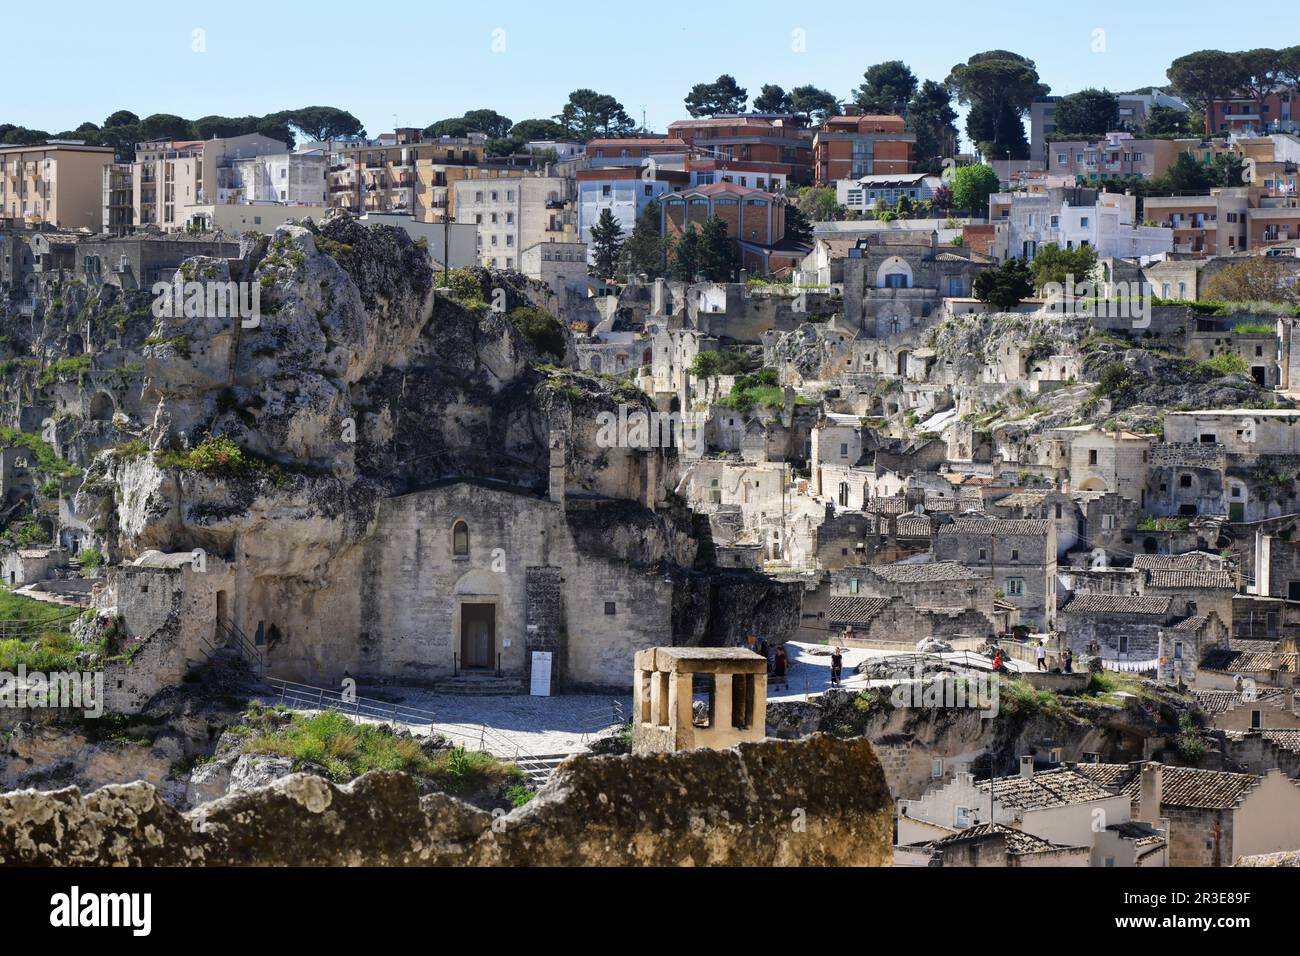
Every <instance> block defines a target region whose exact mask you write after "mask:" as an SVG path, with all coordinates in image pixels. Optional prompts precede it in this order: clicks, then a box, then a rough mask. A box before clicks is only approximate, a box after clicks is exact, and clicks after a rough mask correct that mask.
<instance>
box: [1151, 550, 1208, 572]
mask: <svg viewBox="0 0 1300 956" xmlns="http://www.w3.org/2000/svg"><path fill="white" fill-rule="evenodd" d="M1208 558H1209V555H1207V554H1206V553H1205V552H1204V551H1192V552H1190V553H1188V554H1139V555H1137V556H1136V557H1135V558H1134V559H1133V567H1135V568H1137V569H1138V570H1139V571H1156V570H1159V571H1197V570H1200V569H1201V568H1204V567H1205V562H1206V560H1207V559H1208Z"/></svg>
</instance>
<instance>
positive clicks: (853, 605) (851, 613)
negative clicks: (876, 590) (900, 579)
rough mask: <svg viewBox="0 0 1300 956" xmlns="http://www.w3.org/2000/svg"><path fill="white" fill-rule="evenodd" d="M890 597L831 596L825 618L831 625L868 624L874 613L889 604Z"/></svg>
mask: <svg viewBox="0 0 1300 956" xmlns="http://www.w3.org/2000/svg"><path fill="white" fill-rule="evenodd" d="M890 600H891V598H873V597H858V596H856V595H840V596H837V597H832V598H831V606H830V609H829V611H828V613H827V619H828V621H829V622H830V624H832V625H837V624H864V625H865V624H870V623H871V621H872V620H874V619H875V617H876V615H877V614H879V613H880V612H881V611H883V610H884V609H885V608H886V607H888V606H889V602H890Z"/></svg>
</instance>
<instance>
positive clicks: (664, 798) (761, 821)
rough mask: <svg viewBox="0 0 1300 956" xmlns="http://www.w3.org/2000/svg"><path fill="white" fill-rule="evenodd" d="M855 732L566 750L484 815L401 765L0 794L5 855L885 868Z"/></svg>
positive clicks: (148, 862)
mask: <svg viewBox="0 0 1300 956" xmlns="http://www.w3.org/2000/svg"><path fill="white" fill-rule="evenodd" d="M892 812H893V804H892V801H891V799H890V797H889V789H888V786H887V785H886V783H885V777H884V773H883V772H882V771H881V768H880V763H879V761H878V760H877V759H876V755H875V752H874V751H873V750H872V748H871V744H870V742H869V741H867V740H866V739H865V738H857V739H853V740H837V739H835V738H832V737H826V736H822V735H818V736H815V737H811V738H807V739H804V740H797V741H785V740H766V741H763V742H761V743H752V744H741V745H740V746H739V747H736V748H734V749H731V750H693V751H687V752H682V753H675V754H646V755H631V756H621V757H587V756H579V757H575V758H572V759H570V760H569V761H567V762H566V763H565V764H564V765H562V766H561V767H560V768H559V770H557V771H556V773H555V775H554V777H552V779H551V781H550V782H549V783H548V784H547V785H546V787H545V788H543V789H542V791H541V792H540V793H538V795H537V796H536V797H534V798H533V800H532V801H531V802H529V803H528V804H527V805H526V806H523V807H520V808H519V809H517V810H514V811H512V812H511V813H509V814H505V815H501V816H497V817H493V815H492V814H490V813H486V812H484V811H482V810H479V809H477V808H475V807H472V806H470V805H469V804H467V803H464V802H462V801H460V800H457V799H455V798H453V797H448V796H445V795H443V794H432V795H427V796H424V797H421V796H419V794H418V793H417V790H416V785H415V781H414V780H412V779H411V778H410V777H408V776H406V775H405V774H402V773H396V772H391V771H372V772H371V773H368V774H365V775H364V776H362V777H358V778H357V779H356V780H354V781H352V782H351V783H350V784H347V785H345V786H336V785H335V784H332V783H330V782H328V781H326V780H323V779H322V778H320V777H314V776H311V775H308V774H293V775H291V776H288V777H285V778H282V779H280V780H277V781H275V782H274V783H272V784H270V785H268V786H266V787H262V788H259V789H256V790H251V791H248V792H245V793H239V794H234V795H232V796H227V797H223V798H221V799H219V800H215V801H213V802H212V803H209V804H205V805H203V806H201V807H199V808H197V809H195V810H192V811H190V812H189V813H184V814H182V813H181V812H179V811H178V810H176V809H175V808H174V807H172V806H170V805H168V804H167V803H166V802H165V801H164V800H162V799H161V798H160V797H159V795H158V792H157V790H155V789H154V787H153V786H152V785H150V784H147V783H143V782H136V783H129V784H116V785H112V786H107V787H102V788H100V789H99V790H95V791H94V792H92V793H90V794H86V795H83V794H82V793H81V791H80V790H78V789H77V788H76V787H70V788H68V789H65V790H55V791H49V792H41V791H36V790H20V791H14V792H11V793H7V794H3V795H0V864H5V865H10V866H24V865H26V866H453V865H467V866H548V865H552V866H665V865H686V866H692V865H693V866H703V865H727V866H773V865H776V866H782V865H829V866H844V865H858V866H887V865H889V862H890V843H891V837H892Z"/></svg>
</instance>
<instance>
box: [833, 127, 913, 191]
mask: <svg viewBox="0 0 1300 956" xmlns="http://www.w3.org/2000/svg"><path fill="white" fill-rule="evenodd" d="M915 153H916V134H915V133H909V132H907V124H906V123H905V122H904V121H903V118H902V117H901V116H873V115H857V116H833V117H831V118H830V119H828V120H827V121H826V123H825V124H824V125H823V126H822V128H821V129H820V130H818V131H817V134H816V135H815V136H814V137H813V165H814V168H815V171H816V181H817V185H819V186H829V185H831V184H833V183H834V182H835V181H836V180H837V179H860V178H862V177H863V176H875V175H884V174H890V173H910V172H911V171H912V166H913V164H914V163H915V161H916V156H915Z"/></svg>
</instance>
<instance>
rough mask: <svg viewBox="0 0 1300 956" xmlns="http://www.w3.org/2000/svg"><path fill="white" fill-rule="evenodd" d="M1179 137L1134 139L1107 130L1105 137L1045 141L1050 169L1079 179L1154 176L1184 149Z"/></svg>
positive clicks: (1171, 163)
mask: <svg viewBox="0 0 1300 956" xmlns="http://www.w3.org/2000/svg"><path fill="white" fill-rule="evenodd" d="M1180 142H1181V141H1180V140H1172V139H1134V138H1133V135H1132V134H1131V133H1107V134H1106V136H1105V138H1104V139H1101V140H1096V141H1093V142H1089V141H1087V140H1057V141H1055V142H1049V143H1047V144H1046V147H1045V149H1046V154H1047V169H1048V172H1051V173H1055V174H1057V175H1062V176H1073V177H1074V178H1075V180H1076V181H1077V182H1080V183H1082V182H1089V183H1095V182H1105V181H1106V180H1108V179H1130V178H1136V179H1153V178H1154V177H1156V176H1160V175H1162V174H1163V173H1164V172H1165V171H1166V170H1167V169H1169V167H1170V166H1172V165H1173V164H1174V162H1175V161H1176V160H1177V159H1178V154H1179V153H1180V152H1182V149H1181V148H1180V147H1179V143H1180Z"/></svg>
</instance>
